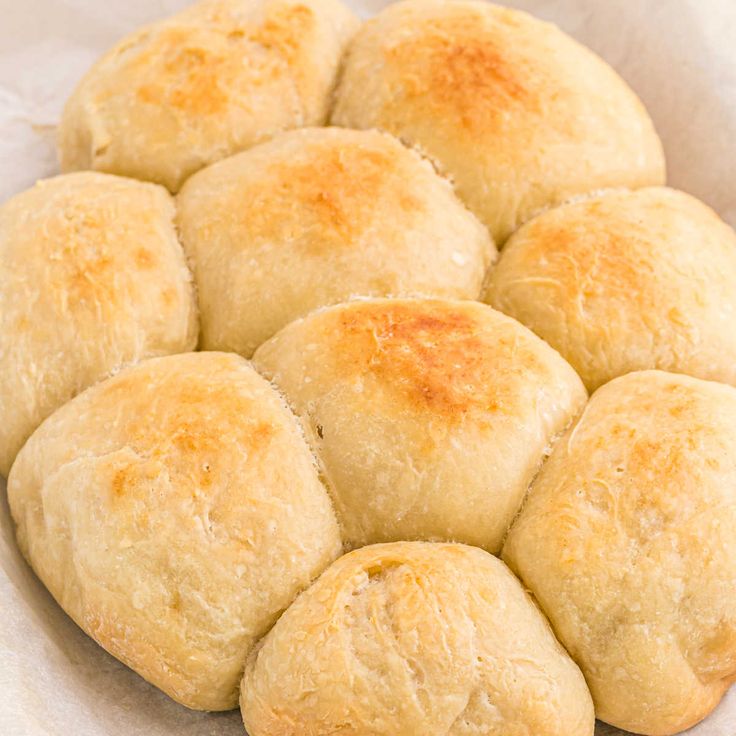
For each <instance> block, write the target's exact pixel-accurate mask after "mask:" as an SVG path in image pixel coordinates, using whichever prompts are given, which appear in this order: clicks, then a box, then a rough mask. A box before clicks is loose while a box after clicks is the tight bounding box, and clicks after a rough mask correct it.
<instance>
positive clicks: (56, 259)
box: [0, 173, 197, 476]
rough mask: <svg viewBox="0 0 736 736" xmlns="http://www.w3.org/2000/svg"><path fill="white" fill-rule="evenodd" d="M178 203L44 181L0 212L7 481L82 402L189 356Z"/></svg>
mask: <svg viewBox="0 0 736 736" xmlns="http://www.w3.org/2000/svg"><path fill="white" fill-rule="evenodd" d="M173 218H174V206H173V202H172V200H171V197H170V196H169V194H168V193H167V192H166V191H165V190H164V189H162V188H161V187H157V186H154V185H152V184H142V183H140V182H136V181H131V180H128V179H122V178H118V177H115V176H108V175H106V174H93V173H83V174H70V175H67V176H58V177H56V178H53V179H48V180H46V181H42V182H39V183H38V184H36V186H34V187H33V188H31V189H29V190H28V191H25V192H22V193H21V194H18V195H17V196H15V197H13V198H12V199H10V200H8V201H7V202H6V203H5V204H3V205H2V206H0V356H1V357H2V370H0V473H2V475H4V476H7V474H8V471H9V470H10V465H11V463H12V462H13V458H14V457H15V455H16V454H17V452H18V450H19V449H20V448H21V446H22V444H23V442H25V440H26V438H27V437H28V436H29V435H30V434H31V432H32V431H33V430H34V429H35V428H36V427H37V426H38V425H39V424H40V423H41V421H43V419H45V418H46V417H47V416H48V415H49V414H50V413H51V412H52V411H54V409H56V408H57V407H59V406H61V404H63V403H64V402H65V401H67V400H68V399H70V398H71V397H72V396H74V395H75V394H76V393H78V392H79V391H81V390H82V389H84V388H86V387H87V386H89V385H90V384H92V383H94V382H95V381H97V380H99V379H100V378H103V377H104V376H105V375H107V374H108V373H110V372H111V371H114V370H117V369H118V368H120V367H121V366H123V365H125V364H127V363H133V362H136V361H138V360H142V359H143V358H148V357H151V356H156V355H166V354H168V353H177V352H181V351H184V350H191V349H192V348H193V347H194V345H195V343H196V341H197V309H196V303H195V298H194V293H193V290H192V284H191V275H190V273H189V270H188V268H187V266H186V263H185V261H184V255H183V253H182V250H181V246H180V245H179V242H178V240H177V237H176V231H175V229H174V223H173Z"/></svg>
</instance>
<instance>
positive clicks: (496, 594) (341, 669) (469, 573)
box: [240, 542, 593, 736]
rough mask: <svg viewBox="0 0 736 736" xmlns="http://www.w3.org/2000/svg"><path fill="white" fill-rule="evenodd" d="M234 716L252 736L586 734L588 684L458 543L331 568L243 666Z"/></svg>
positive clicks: (489, 570)
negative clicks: (238, 711) (237, 714)
mask: <svg viewBox="0 0 736 736" xmlns="http://www.w3.org/2000/svg"><path fill="white" fill-rule="evenodd" d="M510 630H513V635H509V632H510ZM240 703H241V709H242V713H243V719H244V721H245V726H246V728H247V729H248V733H249V734H250V736H307V735H308V736H332V734H337V733H340V734H356V735H357V734H359V735H360V736H396V735H397V734H443V735H445V736H461V734H462V735H465V734H494V735H497V736H513V735H515V734H534V736H592V734H593V706H592V703H591V700H590V694H589V692H588V689H587V687H586V685H585V680H583V677H582V675H581V674H580V671H579V670H578V668H577V667H576V666H575V665H574V664H573V662H572V661H571V660H570V659H569V657H568V656H567V654H566V653H565V651H564V650H563V649H562V647H561V646H560V645H559V644H558V643H557V641H556V640H555V638H554V635H553V634H552V632H551V631H550V628H549V625H548V624H547V622H546V621H545V619H544V617H543V616H542V615H541V614H540V613H539V611H538V610H537V608H536V607H535V606H534V604H533V603H532V602H531V600H530V599H529V597H528V596H527V595H526V594H525V593H524V591H523V589H522V587H521V585H519V582H518V580H516V579H515V578H514V576H513V575H512V574H511V573H510V572H509V571H508V569H507V568H506V566H505V565H504V564H503V563H502V562H499V560H497V559H496V558H494V557H492V556H491V555H489V554H486V553H485V552H482V551H481V550H479V549H474V548H472V547H465V546H463V545H458V544H427V543H421V542H398V543H395V544H381V545H375V546H373V547H366V548H364V549H361V550H358V551H356V552H351V553H350V554H348V555H346V556H345V557H342V558H340V559H339V560H338V561H337V562H335V563H334V564H333V565H332V566H331V567H330V568H328V570H327V571H326V572H325V573H324V574H323V575H322V576H321V577H320V578H319V580H317V582H316V583H314V585H313V586H312V587H311V588H309V590H307V591H306V592H305V593H303V594H302V595H301V596H299V598H297V600H296V602H295V603H294V604H293V605H292V606H291V608H289V609H288V610H287V611H286V613H284V615H283V616H282V617H281V618H280V619H279V621H278V623H277V624H276V626H275V627H274V628H273V629H272V630H271V631H270V632H269V633H268V635H267V636H266V637H265V638H264V639H263V641H262V642H261V643H260V644H259V645H258V647H257V648H256V649H255V650H254V651H253V653H252V654H251V656H250V657H249V658H248V662H247V664H246V668H245V676H244V678H243V683H242V687H241V700H240Z"/></svg>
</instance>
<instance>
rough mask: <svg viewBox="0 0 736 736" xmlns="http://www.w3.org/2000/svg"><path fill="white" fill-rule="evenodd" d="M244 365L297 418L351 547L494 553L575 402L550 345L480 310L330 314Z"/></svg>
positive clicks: (421, 305) (578, 401)
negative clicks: (408, 542)
mask: <svg viewBox="0 0 736 736" xmlns="http://www.w3.org/2000/svg"><path fill="white" fill-rule="evenodd" d="M253 360H254V364H255V365H256V367H257V368H258V369H259V370H260V371H262V372H263V373H264V375H266V376H267V377H269V378H272V379H273V381H274V382H275V383H276V385H277V386H278V387H279V388H280V389H281V390H283V391H284V393H285V394H286V396H287V398H288V399H289V401H290V402H291V404H292V406H293V408H294V410H295V411H296V412H297V414H299V415H300V416H301V417H302V419H303V421H304V424H305V429H306V432H307V438H308V439H309V440H310V442H311V443H312V445H313V447H314V448H315V450H316V451H317V453H318V455H319V456H320V458H321V460H322V464H323V470H324V474H325V477H326V479H327V482H328V486H329V487H330V489H331V491H332V493H333V499H334V502H335V507H336V511H337V514H338V520H339V521H340V522H341V525H342V529H343V535H344V539H345V540H346V542H347V543H348V544H349V545H353V546H361V545H364V544H371V543H373V542H391V541H398V540H402V539H419V540H440V541H460V542H465V543H467V544H474V545H477V546H479V547H484V548H485V549H488V550H489V551H491V552H497V551H498V550H499V549H500V546H501V540H502V538H503V536H504V534H505V532H506V530H507V528H508V526H509V524H510V523H511V520H512V519H513V516H514V514H515V513H516V511H517V510H518V507H519V504H520V503H521V500H522V498H523V496H524V493H525V492H526V489H527V486H528V485H529V482H530V481H531V479H532V477H533V475H534V473H535V471H536V470H537V468H538V467H539V464H540V463H541V461H542V458H543V456H544V454H545V453H546V452H548V449H549V445H550V443H551V442H552V440H553V439H554V438H555V436H556V435H557V434H558V433H560V432H562V431H563V430H564V429H565V427H566V426H567V425H568V424H569V423H570V421H571V420H572V419H573V417H574V416H575V415H576V414H577V413H578V411H579V410H581V409H582V407H583V404H584V403H585V399H586V393H585V389H584V388H583V385H582V382H581V381H580V379H579V378H578V376H577V375H576V374H575V372H574V371H573V370H572V368H570V366H569V365H568V364H567V363H565V361H564V360H563V359H562V358H561V357H560V356H559V355H558V354H557V353H556V352H555V351H554V350H553V349H552V348H550V347H549V346H548V345H546V344H545V343H544V342H543V341H542V340H540V339H539V338H538V337H536V336H535V335H534V334H533V333H531V332H530V331H529V330H527V329H526V328H525V327H523V326H522V325H520V324H519V323H518V322H516V321H515V320H512V319H510V318H508V317H506V316H504V315H502V314H500V313H499V312H496V311H495V310H493V309H491V308H490V307H487V306H485V305H483V304H480V303H478V302H469V301H467V302H460V301H439V300H421V299H420V300H400V299H399V300H391V299H377V300H370V301H357V302H352V303H350V304H343V305H338V306H336V307H332V308H329V309H326V310H323V311H318V312H314V313H312V314H311V315H309V316H307V317H305V318H304V319H302V320H299V321H296V322H293V323H292V324H290V325H289V326H287V327H286V328H284V329H283V330H282V331H281V332H279V333H278V334H277V335H276V336H275V337H273V338H272V339H271V340H269V341H268V342H266V343H264V344H263V345H262V346H261V347H260V348H259V349H258V350H257V351H256V354H255V356H254V359H253Z"/></svg>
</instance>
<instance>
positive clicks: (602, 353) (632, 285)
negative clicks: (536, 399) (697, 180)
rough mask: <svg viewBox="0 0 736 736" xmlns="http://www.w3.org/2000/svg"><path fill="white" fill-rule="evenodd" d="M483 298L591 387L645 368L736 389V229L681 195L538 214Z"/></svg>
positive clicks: (647, 195)
mask: <svg viewBox="0 0 736 736" xmlns="http://www.w3.org/2000/svg"><path fill="white" fill-rule="evenodd" d="M484 298H485V299H486V301H488V302H489V303H490V304H491V305H492V306H494V307H495V308H496V309H500V310H501V311H502V312H506V313H507V314H510V315H511V316H512V317H515V318H516V319H518V320H519V321H521V322H523V323H524V324H525V325H526V326H527V327H529V328H531V329H532V330H534V332H536V333H537V334H538V335H539V336H540V337H542V338H544V339H545V340H546V341H547V342H548V343H549V344H550V345H552V347H554V348H556V349H557V350H559V351H560V353H562V355H563V356H564V357H565V358H567V360H568V361H570V363H571V364H572V366H573V367H574V368H575V369H576V370H577V371H578V373H579V374H580V375H581V376H582V378H583V380H584V381H585V384H586V385H587V387H588V389H590V390H593V389H595V388H597V387H598V386H600V385H601V384H603V383H606V381H610V380H611V379H612V378H615V377H616V376H620V375H623V374H624V373H629V372H630V371H635V370H641V369H646V368H661V369H664V370H671V371H676V372H678V373H689V374H691V375H693V376H697V377H699V378H707V379H713V380H718V381H725V382H726V383H733V384H736V330H734V322H735V321H736V233H734V231H733V230H732V229H731V228H730V227H728V225H726V224H725V223H724V222H722V221H721V220H720V219H719V217H718V216H717V215H716V214H715V213H714V212H713V211H712V210H710V209H709V208H708V207H706V206H705V205H704V204H702V203H701V202H699V201H698V200H696V199H694V198H693V197H690V196H689V195H687V194H684V193H682V192H678V191H675V190H673V189H665V188H660V187H653V188H648V189H641V190H639V191H637V192H627V191H617V192H611V193H608V194H606V195H603V196H599V197H594V198H591V199H588V200H585V201H582V202H577V203H575V204H568V205H566V206H564V207H559V208H557V209H554V210H550V211H549V212H546V213H544V214H543V215H540V216H539V217H537V218H535V219H534V220H532V221H531V222H529V223H527V224H526V225H525V226H524V227H522V228H521V229H520V230H519V231H518V232H517V233H516V234H515V235H514V236H513V237H512V238H511V239H510V240H509V241H508V243H507V244H506V247H505V248H504V252H503V257H502V258H501V260H500V262H499V264H498V266H497V268H495V269H494V271H493V272H492V273H491V274H490V283H489V286H488V290H487V292H486V295H485V297H484Z"/></svg>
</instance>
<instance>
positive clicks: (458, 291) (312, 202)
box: [178, 128, 496, 357]
mask: <svg viewBox="0 0 736 736" xmlns="http://www.w3.org/2000/svg"><path fill="white" fill-rule="evenodd" d="M178 209H179V217H178V224H179V230H180V232H181V236H182V242H183V244H184V247H185V249H186V250H187V252H188V254H189V256H190V258H191V259H192V262H193V265H194V274H195V279H196V281H197V286H198V289H199V301H200V308H201V316H202V337H201V344H202V345H203V347H205V348H206V349H209V350H231V351H235V352H238V353H241V354H242V355H245V356H246V357H250V355H252V354H253V351H254V350H255V349H256V348H257V347H258V346H259V345H260V344H261V343H262V342H263V341H264V340H266V339H268V338H269V337H271V336H272V335H273V334H274V333H275V332H277V331H278V330H279V329H281V328H282V327H284V326H285V325H286V324H288V323H289V322H291V321H292V320H293V319H296V318H297V317H302V316H304V315H305V314H307V313H308V312H310V311H311V310H312V309H314V308H316V307H320V306H325V305H328V304H335V303H337V302H341V301H345V300H347V299H349V298H350V297H352V296H356V295H360V296H415V295H428V296H437V297H449V298H468V299H476V298H478V296H479V294H480V291H481V286H482V283H483V277H484V274H485V272H486V269H487V268H488V266H489V264H490V262H491V260H492V259H493V258H494V257H495V254H496V250H495V248H494V246H493V244H492V242H491V240H490V238H489V236H488V233H487V231H486V230H485V228H484V227H483V226H482V225H481V224H480V223H479V222H478V221H477V220H476V218H475V217H474V216H473V215H472V214H471V213H470V212H468V211H467V210H466V209H465V207H464V206H463V205H462V204H461V203H460V202H459V201H458V200H457V198H456V197H455V195H454V193H453V191H452V187H451V186H450V184H449V183H448V182H447V181H445V180H444V179H442V178H441V177H440V176H439V175H437V174H436V173H435V171H434V169H433V168H432V166H431V164H430V163H429V162H427V161H423V160H422V159H421V158H420V157H419V156H418V155H417V154H416V153H415V152H413V151H410V150H409V149H407V148H405V147H404V146H402V145H401V144H400V143H399V142H398V141H397V140H396V139H394V138H392V137H391V136H389V135H385V134H381V133H377V132H375V131H356V130H342V129H340V128H313V129H308V130H298V131H293V132H290V133H285V134H283V135H280V136H278V137H277V138H275V139H274V140H272V141H270V142H268V143H264V144H262V145H260V146H257V147H256V148H253V149H251V150H250V151H246V152H245V153H241V154H239V155H237V156H233V157H232V158H229V159H227V160H225V161H220V162H219V163H217V164H214V165H213V166H210V167H209V168H207V169H205V170H204V171H201V172H199V173H198V174H196V175H195V176H193V177H192V178H191V179H190V180H189V181H188V182H187V184H186V186H185V187H184V188H183V189H182V191H181V193H180V194H179V197H178Z"/></svg>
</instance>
